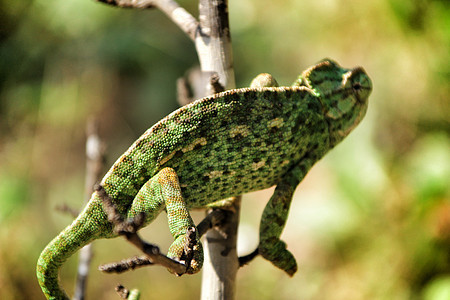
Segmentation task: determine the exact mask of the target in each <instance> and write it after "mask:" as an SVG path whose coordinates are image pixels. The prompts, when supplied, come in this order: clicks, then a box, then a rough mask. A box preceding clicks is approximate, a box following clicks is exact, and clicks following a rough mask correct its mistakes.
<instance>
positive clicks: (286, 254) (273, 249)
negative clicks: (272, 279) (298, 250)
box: [258, 240, 297, 276]
mask: <svg viewBox="0 0 450 300" xmlns="http://www.w3.org/2000/svg"><path fill="white" fill-rule="evenodd" d="M258 250H259V254H261V256H262V257H264V258H265V259H267V260H268V261H270V262H271V263H272V264H273V265H274V266H275V267H277V268H279V269H281V270H283V271H285V272H286V273H287V274H288V275H289V276H293V275H294V274H295V272H297V261H296V260H295V257H294V255H292V253H291V252H290V251H289V250H287V249H286V243H285V242H283V241H281V240H278V241H277V242H275V243H274V244H272V245H270V247H267V245H265V246H264V247H259V248H258Z"/></svg>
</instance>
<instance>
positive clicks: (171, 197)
mask: <svg viewBox="0 0 450 300" xmlns="http://www.w3.org/2000/svg"><path fill="white" fill-rule="evenodd" d="M164 206H165V208H166V211H167V217H168V221H169V229H170V233H171V234H172V236H173V238H174V242H173V243H172V245H171V246H170V248H169V252H168V254H167V256H168V257H171V258H175V259H178V260H180V261H183V260H184V262H185V263H187V264H188V265H187V273H190V274H192V273H196V272H198V271H200V269H201V267H202V264H203V250H202V246H201V243H200V240H199V238H198V235H197V237H196V239H195V243H194V245H193V246H192V249H186V247H187V244H188V243H189V241H190V239H189V238H188V235H187V232H188V229H191V228H195V225H194V222H193V221H192V218H191V216H190V214H189V211H188V208H187V206H186V203H185V201H184V200H183V196H182V194H181V187H180V184H179V181H178V176H177V174H176V172H175V170H173V169H172V168H164V169H162V170H161V171H159V172H158V174H156V175H155V176H153V177H152V178H151V179H150V180H149V181H148V182H147V183H145V184H144V186H143V187H142V188H141V190H140V191H139V193H138V194H137V195H136V197H135V199H134V201H133V204H132V206H131V209H130V210H129V213H128V217H130V218H132V217H134V216H135V215H137V214H138V213H140V212H144V213H145V214H146V222H145V223H149V222H151V221H152V220H153V219H154V218H155V217H156V215H157V214H159V212H160V211H161V210H162V208H163V207H164ZM188 250H191V251H192V255H190V257H189V258H188V259H186V256H187V253H186V251H188Z"/></svg>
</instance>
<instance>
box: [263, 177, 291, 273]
mask: <svg viewBox="0 0 450 300" xmlns="http://www.w3.org/2000/svg"><path fill="white" fill-rule="evenodd" d="M298 182H299V180H297V179H295V178H291V180H284V181H282V182H280V183H279V184H278V185H277V187H276V188H275V192H274V194H273V195H272V197H271V198H270V200H269V202H268V203H267V205H266V207H265V208H264V212H263V215H262V218H261V224H260V229H259V232H260V233H259V239H260V240H259V246H258V252H259V254H261V256H262V257H264V258H265V259H267V260H269V261H270V262H272V264H274V265H275V266H276V267H278V268H280V269H282V270H283V271H285V272H286V273H287V274H289V275H290V276H292V275H293V274H294V273H295V272H296V271H297V262H296V261H295V258H294V256H293V255H292V253H291V252H289V251H288V250H287V249H286V243H284V242H283V241H281V240H280V236H281V232H282V231H283V228H284V225H285V224H286V220H287V217H288V212H289V207H290V204H291V200H292V195H293V194H294V190H295V187H296V186H297V184H298Z"/></svg>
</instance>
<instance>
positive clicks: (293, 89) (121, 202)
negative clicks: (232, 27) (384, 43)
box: [37, 59, 372, 299]
mask: <svg viewBox="0 0 450 300" xmlns="http://www.w3.org/2000/svg"><path fill="white" fill-rule="evenodd" d="M371 90H372V85H371V81H370V79H369V77H368V76H367V74H366V73H365V72H364V70H363V69H362V68H360V67H357V68H354V69H345V68H342V67H340V66H339V65H338V64H337V63H335V62H333V61H331V60H329V59H326V60H323V61H321V62H319V63H318V64H317V65H315V66H313V67H311V68H309V69H307V70H306V71H304V72H303V73H302V75H301V76H300V77H299V78H298V79H297V80H296V81H295V83H294V84H293V85H292V86H281V87H278V84H277V82H276V81H275V80H274V79H273V78H272V77H271V76H270V75H268V74H264V75H261V76H260V77H259V78H257V79H256V80H255V81H254V82H253V83H252V86H251V87H250V88H242V89H234V90H229V91H225V92H222V93H218V94H215V95H212V96H209V97H206V98H202V99H199V100H197V101H195V102H193V103H191V104H189V105H186V106H184V107H182V108H180V109H178V110H176V111H174V112H173V113H171V114H170V115H168V116H167V117H166V118H164V119H162V120H161V121H159V122H158V123H156V124H155V125H154V126H152V127H151V128H150V129H148V130H147V131H146V132H145V133H144V134H143V135H142V136H141V137H140V138H139V139H138V140H136V141H135V142H134V143H133V145H131V147H130V148H129V149H128V150H127V151H126V152H125V153H124V154H123V155H122V156H121V157H120V158H119V159H118V160H117V161H116V162H115V163H114V165H113V166H112V167H111V169H110V170H109V171H108V172H107V173H106V175H105V176H104V178H103V179H102V181H101V191H100V190H98V191H95V192H94V193H93V194H92V197H91V199H90V201H89V203H88V204H87V206H86V207H85V209H84V210H83V212H81V214H80V215H79V216H78V218H77V219H76V220H75V221H74V222H73V223H72V224H71V225H69V226H68V227H67V228H66V229H64V230H63V231H62V232H61V233H60V234H59V235H58V236H57V237H56V238H55V239H53V241H51V242H50V243H49V245H48V246H47V247H46V248H45V249H44V250H43V252H42V254H41V256H40V258H39V260H38V264H37V276H38V279H39V284H40V285H41V288H42V290H43V292H44V294H45V295H46V297H47V298H49V299H68V297H67V295H66V294H65V292H64V291H63V289H62V287H61V286H60V285H59V282H58V271H59V268H60V267H61V265H62V264H63V262H64V261H65V260H66V259H67V258H68V257H69V256H71V255H72V254H73V253H74V252H75V251H77V250H78V249H80V248H81V247H82V246H84V245H86V244H88V243H90V242H91V241H93V240H95V239H99V238H112V237H116V236H117V233H116V232H115V231H114V226H113V225H112V223H111V222H110V221H109V220H108V215H107V213H106V212H105V207H104V204H103V200H104V196H103V194H106V196H107V198H108V199H111V201H112V203H113V205H114V206H115V207H116V208H117V211H118V213H119V214H120V215H121V216H123V218H133V217H135V216H138V215H139V216H142V215H144V216H145V220H144V222H143V224H144V226H145V225H147V224H149V223H150V222H151V221H153V220H154V219H155V218H156V217H157V216H158V214H159V213H161V212H162V211H164V210H165V211H166V212H167V216H168V221H169V229H170V232H171V234H172V236H173V238H174V242H173V243H172V245H171V246H170V248H169V251H168V256H169V257H172V258H175V259H177V260H180V261H181V262H182V263H184V264H185V265H186V270H187V273H195V272H198V271H199V270H200V269H201V267H202V263H203V251H202V246H201V242H200V240H199V237H198V236H197V237H196V238H195V241H194V242H195V243H194V245H193V246H192V247H191V251H190V253H191V254H192V259H189V260H183V257H186V253H185V248H186V247H185V246H186V235H187V231H188V229H190V228H193V227H195V225H194V223H193V221H192V219H191V217H190V215H189V209H192V208H202V207H205V206H207V205H208V204H211V203H212V202H216V201H219V200H221V199H225V198H228V197H230V196H237V195H241V194H244V193H247V192H250V191H255V190H261V189H265V188H268V187H271V186H276V188H275V191H274V194H273V195H272V197H271V198H270V200H269V202H268V203H267V205H266V208H265V209H264V212H263V216H262V218H261V224H260V242H259V246H258V248H257V249H256V250H255V252H254V253H255V255H256V254H259V255H261V256H262V257H264V258H265V259H267V260H268V261H270V262H272V263H273V264H274V265H275V266H276V267H278V268H280V269H281V270H284V271H285V272H286V273H287V274H289V275H293V274H294V273H295V272H296V271H297V263H296V261H295V258H294V257H293V255H292V254H291V252H290V251H288V250H287V249H286V244H285V243H284V242H283V241H281V240H280V235H281V232H282V230H283V228H284V225H285V222H286V219H287V215H288V211H289V206H290V203H291V200H292V196H293V193H294V190H295V188H296V187H297V185H298V184H299V183H300V181H301V180H302V179H303V178H304V177H305V175H306V174H307V172H308V171H309V170H310V169H311V167H312V166H313V165H314V163H315V162H317V161H318V160H319V159H320V158H321V157H323V156H324V155H325V154H326V153H327V152H328V151H329V150H330V149H332V148H333V147H334V146H335V145H336V144H337V143H339V142H340V141H341V140H342V139H343V138H344V137H345V136H347V135H348V134H349V132H350V131H351V130H352V129H353V128H354V127H355V126H356V125H357V124H358V123H359V122H360V121H361V120H362V118H363V116H364V114H365V112H366V110H367V105H368V97H369V94H370V92H371Z"/></svg>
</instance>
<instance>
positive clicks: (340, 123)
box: [294, 59, 372, 145]
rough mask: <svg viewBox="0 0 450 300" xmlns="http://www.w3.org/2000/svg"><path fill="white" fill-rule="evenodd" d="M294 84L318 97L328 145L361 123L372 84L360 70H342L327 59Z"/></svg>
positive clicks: (337, 140)
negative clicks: (326, 129)
mask: <svg viewBox="0 0 450 300" xmlns="http://www.w3.org/2000/svg"><path fill="white" fill-rule="evenodd" d="M294 85H297V86H306V87H308V88H310V89H311V90H313V91H314V93H315V94H316V95H317V96H318V97H319V100H320V102H321V104H322V108H323V112H324V114H325V117H326V119H327V121H328V124H329V130H330V139H331V140H330V142H331V144H332V145H335V144H337V143H338V142H339V141H341V140H342V139H343V138H344V137H345V136H347V135H348V134H349V133H350V131H352V129H353V128H355V127H356V125H358V124H359V122H361V120H362V118H363V117H364V115H365V114H366V111H367V105H368V98H369V95H370V93H371V92H372V82H371V80H370V78H369V76H367V74H366V72H365V71H364V69H363V68H361V67H356V68H354V69H345V68H342V67H341V66H339V65H338V64H337V63H336V62H334V61H332V60H330V59H324V60H322V61H321V62H319V63H318V64H317V65H315V66H313V67H311V68H309V69H307V70H306V71H304V72H303V74H302V75H301V76H300V77H299V79H298V80H297V82H296V83H295V84H294Z"/></svg>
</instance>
